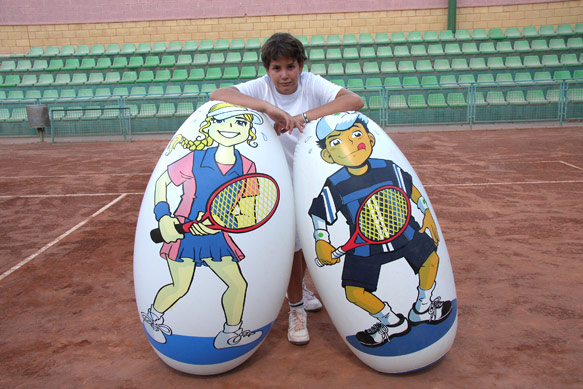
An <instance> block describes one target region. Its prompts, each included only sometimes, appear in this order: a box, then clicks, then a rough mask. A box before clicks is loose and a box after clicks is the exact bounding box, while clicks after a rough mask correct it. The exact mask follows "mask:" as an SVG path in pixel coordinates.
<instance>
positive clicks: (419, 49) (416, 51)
mask: <svg viewBox="0 0 583 389" xmlns="http://www.w3.org/2000/svg"><path fill="white" fill-rule="evenodd" d="M411 55H412V56H414V57H424V56H426V55H427V49H425V45H413V46H411ZM395 57H397V55H396V54H395Z"/></svg>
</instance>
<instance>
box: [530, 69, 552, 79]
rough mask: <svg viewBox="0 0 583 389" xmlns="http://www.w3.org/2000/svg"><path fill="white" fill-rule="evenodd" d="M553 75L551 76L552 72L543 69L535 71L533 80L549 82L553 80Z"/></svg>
mask: <svg viewBox="0 0 583 389" xmlns="http://www.w3.org/2000/svg"><path fill="white" fill-rule="evenodd" d="M552 79H553V77H552V76H551V72H549V71H546V70H543V71H540V72H535V73H534V77H533V80H534V81H536V82H548V81H552Z"/></svg>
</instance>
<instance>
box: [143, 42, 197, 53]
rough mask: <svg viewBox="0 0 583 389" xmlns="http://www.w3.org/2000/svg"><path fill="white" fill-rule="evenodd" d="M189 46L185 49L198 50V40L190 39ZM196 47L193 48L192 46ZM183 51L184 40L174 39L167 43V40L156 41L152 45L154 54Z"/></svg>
mask: <svg viewBox="0 0 583 389" xmlns="http://www.w3.org/2000/svg"><path fill="white" fill-rule="evenodd" d="M188 42H189V43H188V45H189V46H188V47H187V49H186V50H185V51H193V50H194V51H196V42H193V41H188ZM185 44H186V43H185ZM193 46H194V49H193V50H192V47H193ZM181 51H182V42H179V41H172V42H169V43H168V45H166V43H165V42H154V44H153V45H152V51H151V53H152V54H157V53H158V54H159V53H179V52H181Z"/></svg>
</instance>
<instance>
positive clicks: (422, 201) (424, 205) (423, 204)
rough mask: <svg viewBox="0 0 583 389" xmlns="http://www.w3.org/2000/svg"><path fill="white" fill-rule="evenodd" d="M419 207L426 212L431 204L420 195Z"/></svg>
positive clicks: (422, 211)
mask: <svg viewBox="0 0 583 389" xmlns="http://www.w3.org/2000/svg"><path fill="white" fill-rule="evenodd" d="M417 208H419V210H420V211H421V213H425V211H426V210H427V208H429V206H428V205H427V201H425V199H424V198H423V196H419V200H417Z"/></svg>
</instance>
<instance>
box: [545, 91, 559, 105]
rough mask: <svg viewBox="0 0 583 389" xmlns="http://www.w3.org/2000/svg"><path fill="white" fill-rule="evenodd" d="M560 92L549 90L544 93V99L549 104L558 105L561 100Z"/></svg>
mask: <svg viewBox="0 0 583 389" xmlns="http://www.w3.org/2000/svg"><path fill="white" fill-rule="evenodd" d="M561 95H562V92H561V90H560V89H549V90H547V92H546V95H545V98H546V99H547V101H549V102H550V103H558V102H559V100H560V99H561Z"/></svg>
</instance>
